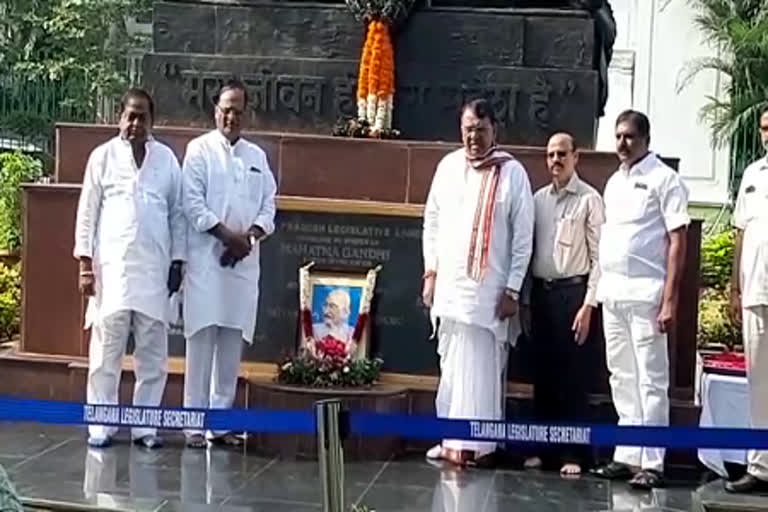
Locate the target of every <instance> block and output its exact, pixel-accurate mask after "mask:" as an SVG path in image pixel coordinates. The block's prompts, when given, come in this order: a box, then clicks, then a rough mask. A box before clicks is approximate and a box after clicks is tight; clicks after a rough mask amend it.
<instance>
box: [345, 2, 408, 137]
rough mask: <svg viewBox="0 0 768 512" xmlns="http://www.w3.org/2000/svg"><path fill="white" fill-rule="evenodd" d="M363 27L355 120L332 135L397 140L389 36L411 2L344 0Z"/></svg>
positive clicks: (403, 18) (347, 121)
mask: <svg viewBox="0 0 768 512" xmlns="http://www.w3.org/2000/svg"><path fill="white" fill-rule="evenodd" d="M346 2H347V6H348V7H349V8H350V10H351V11H352V14H353V15H354V16H355V17H356V18H357V19H358V20H361V21H362V22H363V23H364V24H365V26H366V33H365V42H364V43H363V48H362V54H361V56H360V68H359V72H358V76H357V119H351V120H345V121H343V122H341V123H340V124H338V125H337V126H336V128H335V129H334V135H344V136H352V137H372V138H394V137H397V136H399V132H398V131H397V130H393V129H392V112H393V109H394V100H395V49H394V46H393V44H392V32H393V31H394V29H395V27H397V26H398V24H400V23H401V22H403V21H404V20H405V19H406V18H407V17H408V13H409V12H410V10H411V7H412V6H413V3H414V1H413V0H346Z"/></svg>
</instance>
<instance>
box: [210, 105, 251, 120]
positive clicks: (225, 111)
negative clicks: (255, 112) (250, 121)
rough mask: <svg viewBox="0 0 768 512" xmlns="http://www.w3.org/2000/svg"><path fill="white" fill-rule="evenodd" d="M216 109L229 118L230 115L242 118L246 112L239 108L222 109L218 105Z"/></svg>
mask: <svg viewBox="0 0 768 512" xmlns="http://www.w3.org/2000/svg"><path fill="white" fill-rule="evenodd" d="M216 108H217V109H218V110H219V112H221V113H222V114H224V115H225V116H228V115H229V114H232V115H234V116H236V117H241V116H242V115H243V113H244V112H245V111H244V110H240V109H239V108H235V107H226V108H222V107H220V106H219V105H216Z"/></svg>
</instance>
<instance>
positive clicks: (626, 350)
mask: <svg viewBox="0 0 768 512" xmlns="http://www.w3.org/2000/svg"><path fill="white" fill-rule="evenodd" d="M650 130H651V126H650V122H649V121H648V118H647V117H646V116H645V115H644V114H642V113H640V112H635V111H632V110H628V111H625V112H623V113H622V114H620V115H619V117H618V118H617V120H616V152H617V155H618V157H619V161H620V162H621V165H620V166H619V169H618V170H617V171H616V172H615V173H614V174H613V175H612V176H611V177H610V179H609V180H608V183H607V184H606V186H605V191H604V202H605V224H604V225H603V229H602V235H601V237H600V247H599V258H598V259H599V262H600V280H599V282H598V285H597V300H598V301H600V302H602V304H603V331H604V334H605V348H606V361H607V364H608V371H609V373H610V385H611V393H612V396H613V405H614V407H615V408H616V412H617V413H618V416H619V425H642V426H667V425H669V396H668V389H669V358H668V353H667V333H669V331H670V329H671V328H672V326H673V323H674V321H675V319H676V318H677V304H678V293H679V290H680V279H681V277H682V273H683V263H684V261H685V245H686V232H687V226H688V224H689V223H690V218H689V217H688V189H687V187H686V186H685V183H683V180H682V179H681V178H680V175H679V174H678V173H676V172H675V171H674V170H673V169H671V168H670V167H668V166H667V165H665V164H664V162H662V161H661V159H660V158H659V157H658V156H656V155H655V154H654V153H652V152H651V151H649V149H648V147H649V144H650V140H651V137H650ZM663 470H664V449H663V448H657V447H633V446H618V447H616V450H615V452H614V455H613V461H612V462H611V463H610V464H608V465H606V466H603V467H601V468H598V469H597V470H595V471H594V473H595V474H596V475H598V476H600V477H603V478H608V479H612V480H618V479H622V480H625V479H630V482H629V483H630V485H631V486H632V487H635V488H639V489H650V488H653V487H659V486H661V485H663V479H662V478H663V477H662V474H663Z"/></svg>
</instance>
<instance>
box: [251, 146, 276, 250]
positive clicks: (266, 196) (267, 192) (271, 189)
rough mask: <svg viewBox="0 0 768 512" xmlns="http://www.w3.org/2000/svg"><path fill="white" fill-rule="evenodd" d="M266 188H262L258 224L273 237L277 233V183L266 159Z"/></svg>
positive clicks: (265, 232) (257, 217)
mask: <svg viewBox="0 0 768 512" xmlns="http://www.w3.org/2000/svg"><path fill="white" fill-rule="evenodd" d="M264 182H265V183H264V187H262V192H261V194H262V197H261V210H259V214H258V215H257V216H256V222H254V224H256V225H257V226H259V227H260V228H261V229H262V231H264V234H266V235H271V234H272V233H273V232H274V231H275V210H276V208H275V194H277V183H276V182H275V176H274V175H273V174H272V169H271V168H270V167H269V162H268V161H267V159H266V157H265V158H264Z"/></svg>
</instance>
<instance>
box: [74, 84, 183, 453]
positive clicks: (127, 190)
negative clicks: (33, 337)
mask: <svg viewBox="0 0 768 512" xmlns="http://www.w3.org/2000/svg"><path fill="white" fill-rule="evenodd" d="M120 110H121V114H120V135H119V136H117V137H114V138H113V139H110V140H109V141H108V142H106V143H104V144H102V145H101V146H99V147H97V148H96V149H94V150H93V152H92V153H91V155H90V157H89V158H88V165H87V167H86V169H85V176H84V178H83V188H82V191H81V192H80V202H79V204H78V208H77V221H76V227H75V248H74V256H75V257H76V258H77V259H79V260H80V280H79V286H80V291H81V293H82V294H83V295H85V296H87V297H90V299H89V301H88V310H87V312H86V325H85V327H86V328H89V327H91V341H90V348H89V363H88V384H87V394H88V403H89V404H110V405H116V404H117V401H118V388H119V384H120V374H121V370H122V359H123V355H124V354H125V349H126V345H127V343H128V336H129V334H133V339H134V342H135V347H136V348H135V350H134V354H133V357H134V373H135V375H136V385H135V387H134V392H133V404H134V405H142V406H158V405H160V402H161V400H162V397H163V391H164V389H165V382H166V378H167V369H166V366H167V358H168V337H167V326H168V321H169V313H170V310H169V296H170V295H171V294H172V293H173V292H175V291H177V290H178V289H179V286H180V284H181V272H182V262H183V261H184V259H185V255H186V223H185V221H184V214H183V211H182V198H181V171H180V169H179V163H178V161H177V159H176V155H174V154H173V151H171V149H170V148H169V147H168V146H166V145H164V144H161V143H159V142H157V141H156V140H154V139H153V138H152V119H153V117H154V104H153V102H152V98H151V97H150V95H149V94H148V93H147V92H145V91H143V90H141V89H130V90H128V92H126V93H125V95H124V96H123V99H122V101H121V103H120ZM88 430H89V434H90V436H89V438H88V444H89V445H91V446H94V447H105V446H108V445H109V444H110V443H111V441H112V437H113V436H114V434H115V433H116V431H117V427H114V426H101V425H92V426H90V427H89V429H88ZM132 437H133V439H134V441H135V442H137V443H140V444H142V445H144V446H146V447H147V448H155V447H158V446H160V445H161V444H162V440H161V439H160V438H159V437H158V436H157V434H156V430H155V429H152V428H134V429H132Z"/></svg>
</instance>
